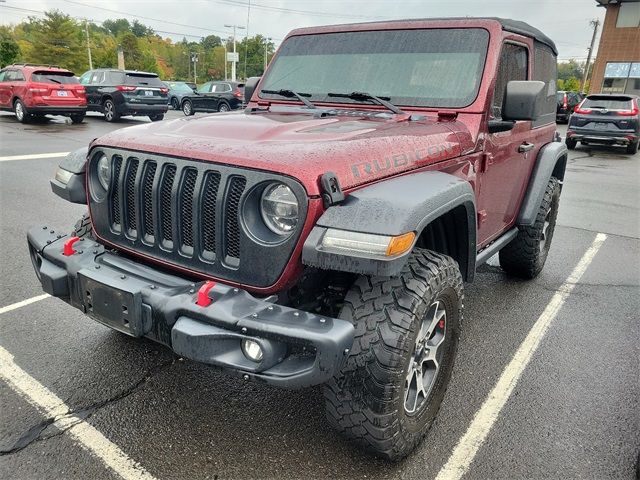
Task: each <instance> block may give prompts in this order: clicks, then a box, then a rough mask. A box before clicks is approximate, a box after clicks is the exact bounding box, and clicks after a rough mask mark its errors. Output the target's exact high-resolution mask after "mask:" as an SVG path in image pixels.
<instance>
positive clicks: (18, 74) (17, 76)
mask: <svg viewBox="0 0 640 480" xmlns="http://www.w3.org/2000/svg"><path fill="white" fill-rule="evenodd" d="M13 77H14V80H15V81H17V82H24V73H22V72H21V71H20V70H15V71H14V72H13Z"/></svg>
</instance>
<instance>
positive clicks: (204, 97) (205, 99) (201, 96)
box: [191, 82, 214, 111]
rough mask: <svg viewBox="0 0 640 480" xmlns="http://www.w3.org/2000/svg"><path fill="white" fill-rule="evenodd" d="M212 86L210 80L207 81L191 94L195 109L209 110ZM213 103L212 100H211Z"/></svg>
mask: <svg viewBox="0 0 640 480" xmlns="http://www.w3.org/2000/svg"><path fill="white" fill-rule="evenodd" d="M212 88H213V83H212V82H207V83H205V84H202V85H200V86H199V87H198V90H197V92H198V93H197V94H196V95H193V96H192V97H191V98H192V100H193V106H194V107H195V108H196V109H197V110H200V111H202V110H210V109H211V107H210V104H211V103H212V100H213V98H212V93H211V89H212ZM213 103H214V102H213Z"/></svg>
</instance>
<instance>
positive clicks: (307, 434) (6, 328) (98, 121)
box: [0, 112, 640, 479]
mask: <svg viewBox="0 0 640 480" xmlns="http://www.w3.org/2000/svg"><path fill="white" fill-rule="evenodd" d="M181 116H182V113H180V112H169V114H168V117H169V118H179V117H181ZM143 121H146V120H145V119H125V120H124V121H123V122H120V123H118V124H108V123H106V122H105V121H104V120H103V119H102V118H101V117H100V116H99V115H89V116H88V117H87V119H86V120H85V122H84V123H83V124H81V125H71V124H67V123H65V122H64V120H63V119H61V118H60V117H57V118H56V119H55V120H52V121H48V122H44V123H39V124H29V125H21V124H19V123H17V122H16V121H15V119H14V118H13V117H12V116H11V115H9V114H0V143H1V145H0V203H1V205H2V209H1V210H0V227H1V237H0V238H1V248H0V267H1V269H2V278H1V279H0V282H1V283H0V309H1V308H2V307H6V306H8V305H12V304H15V303H16V302H21V301H23V300H26V299H30V298H32V297H34V296H37V295H40V294H41V293H42V291H41V289H40V286H39V284H38V282H37V280H36V278H35V275H34V273H33V270H32V267H31V263H30V260H29V258H28V254H27V249H26V239H25V232H26V230H27V229H28V228H29V227H30V226H32V225H35V224H41V223H42V222H46V223H47V224H49V225H52V226H55V227H61V228H65V229H66V230H70V229H71V227H72V226H73V224H74V223H75V221H76V220H77V219H78V218H79V217H80V216H81V215H82V213H83V211H84V210H85V208H86V207H83V206H80V205H73V204H69V203H66V202H64V201H63V200H61V199H60V198H58V197H56V196H54V195H53V194H52V193H51V190H50V187H49V179H50V178H51V177H52V175H53V173H54V171H55V168H56V166H57V164H58V162H59V161H60V158H36V159H24V160H2V159H3V158H5V157H10V156H16V155H33V154H47V153H59V152H66V151H70V150H73V149H76V148H80V147H82V146H85V145H86V144H87V143H88V142H89V141H90V140H91V139H93V138H95V137H97V136H100V135H102V134H104V133H106V132H109V131H112V130H114V129H116V128H122V127H126V126H130V125H136V124H139V123H140V122H143ZM559 130H560V131H561V133H562V132H563V131H564V130H565V127H563V126H559ZM639 185H640V155H638V154H637V155H635V156H629V155H626V154H625V153H624V151H623V150H609V149H605V148H585V147H578V149H576V150H575V151H573V152H571V153H570V160H569V164H568V167H567V175H566V179H565V186H564V189H563V193H562V198H561V204H560V212H559V219H558V227H557V228H556V233H555V236H554V238H553V245H552V247H551V251H550V254H549V258H548V260H547V264H546V266H545V269H544V270H543V272H542V273H541V275H540V276H539V277H538V278H537V279H536V280H534V281H528V282H525V281H519V280H514V279H511V278H508V277H506V276H505V275H504V273H503V272H502V271H501V270H500V268H499V267H497V266H496V264H495V261H492V262H490V264H489V265H486V266H484V267H482V268H481V269H480V271H479V273H478V275H477V279H476V281H475V282H474V283H473V284H469V285H466V287H465V288H466V301H465V308H466V314H465V325H464V332H463V335H462V338H461V342H460V347H459V354H458V358H457V361H456V365H455V368H454V373H453V377H452V381H451V384H450V386H449V389H448V391H447V394H446V397H445V400H444V402H443V405H442V408H441V410H440V413H439V415H438V417H437V420H436V422H435V424H434V426H433V428H432V429H431V431H430V432H429V434H428V436H427V438H426V440H425V442H424V443H423V444H422V445H421V446H420V447H419V448H418V449H417V451H416V452H415V453H414V454H412V455H411V456H410V457H409V458H407V459H406V460H404V461H402V462H400V463H397V464H389V463H386V462H384V461H382V460H378V459H375V458H373V457H371V456H369V455H367V454H366V453H363V452H362V451H360V450H359V449H357V448H354V447H353V446H352V445H351V444H350V443H349V442H347V441H345V440H343V439H342V438H340V437H339V436H338V435H336V434H335V433H334V432H333V431H332V430H331V429H330V428H329V427H328V425H327V424H326V422H325V420H324V414H323V401H322V390H321V388H311V389H306V390H301V391H293V392H291V391H285V390H278V389H273V388H269V387H266V386H263V385H259V384H253V383H246V382H243V381H242V380H239V379H236V378H230V377H227V376H225V375H223V374H221V373H219V372H217V371H216V370H214V369H212V368H209V367H207V366H204V365H200V364H196V363H193V362H189V361H182V360H181V359H179V358H177V357H176V356H175V355H173V354H172V353H171V352H170V351H168V350H167V349H165V348H163V347H161V346H158V345H156V344H153V343H151V342H149V341H136V340H133V339H130V338H128V337H125V336H123V335H121V334H118V333H115V332H112V331H110V330H109V329H107V328H106V327H103V326H102V325H99V324H97V323H95V322H93V321H91V320H89V319H88V318H86V317H84V316H83V315H82V314H81V313H80V312H79V311H77V310H75V309H73V308H71V307H70V306H68V305H66V304H64V303H63V302H61V301H59V300H56V299H52V298H48V299H44V300H41V301H37V302H35V303H32V304H29V305H25V306H22V307H20V308H15V309H13V310H11V311H7V312H3V313H0V347H2V348H3V349H4V350H6V351H7V352H8V354H10V356H13V362H14V363H15V364H16V365H17V366H18V367H19V368H20V369H22V371H24V372H25V373H26V374H28V375H29V376H30V377H32V378H33V379H35V380H36V381H37V382H39V383H40V384H41V385H43V386H44V387H46V389H48V391H50V392H51V393H52V394H54V395H55V396H57V397H59V398H60V399H62V400H63V401H64V403H65V404H66V405H67V406H68V407H69V408H70V410H71V411H72V412H74V413H78V415H81V416H82V418H83V419H84V420H86V422H87V423H88V424H89V425H90V426H92V427H95V429H96V430H97V431H98V432H100V433H101V434H102V435H104V437H106V438H107V439H108V440H109V441H110V442H112V444H114V445H116V446H117V447H118V448H119V449H120V450H121V451H122V452H124V453H125V454H126V455H127V456H128V457H129V458H130V459H132V460H133V461H134V462H137V463H138V464H139V465H140V466H141V467H142V468H143V469H144V470H143V471H144V472H146V473H147V474H148V475H150V476H152V477H155V478H157V479H201V478H202V479H204V478H210V479H213V478H220V479H222V478H309V477H311V478H403V479H409V478H434V477H435V476H436V475H437V474H438V472H439V471H440V469H441V468H442V466H443V465H444V464H445V463H446V462H447V459H448V458H449V455H450V454H451V452H452V449H453V448H454V447H455V445H456V444H457V443H458V441H459V439H460V437H461V436H462V435H463V434H464V433H465V431H466V430H467V428H468V427H469V425H470V423H471V422H472V420H473V418H474V415H475V413H476V411H477V410H478V409H479V408H480V407H481V406H482V404H483V402H484V401H485V399H486V397H487V395H488V393H489V392H490V391H491V389H492V388H493V387H494V385H495V383H496V381H497V380H498V378H499V377H500V375H501V373H502V372H503V370H504V369H505V367H506V366H507V365H508V364H509V362H510V361H511V360H512V358H513V355H514V352H515V351H516V350H517V349H518V347H519V346H520V344H521V343H522V342H523V340H524V339H525V337H526V336H527V334H528V333H529V331H530V330H531V329H532V327H533V326H534V324H535V323H536V321H537V320H538V318H539V316H540V315H541V313H542V312H543V311H544V310H545V307H546V306H547V304H548V303H549V301H550V300H551V299H552V298H553V297H554V295H555V294H556V293H557V292H558V289H559V288H560V287H561V285H563V283H564V282H565V280H566V279H567V277H568V276H569V274H570V272H571V271H572V270H573V269H574V267H575V266H576V264H578V262H579V261H580V259H581V258H582V256H583V254H584V253H585V251H586V250H587V249H588V248H589V247H590V245H591V244H592V242H593V241H594V238H595V237H596V235H597V234H598V233H605V234H606V235H607V238H606V240H605V242H604V244H603V245H602V247H601V249H600V250H599V251H598V253H597V255H596V256H595V257H594V259H593V262H592V263H591V264H590V265H589V266H588V268H587V270H586V272H585V274H584V276H583V277H582V278H581V279H580V281H579V282H578V284H577V285H576V286H575V288H574V289H573V291H572V292H571V294H570V295H569V296H568V298H567V299H566V303H565V304H564V305H563V307H562V308H561V310H560V311H559V313H558V316H557V318H555V320H554V321H553V323H552V324H551V325H550V327H549V330H548V331H547V333H546V335H545V336H544V338H543V339H542V342H541V344H540V346H539V348H538V350H537V351H536V352H535V355H534V356H533V358H532V359H531V362H530V363H529V364H528V366H527V367H526V369H525V370H524V372H523V373H522V377H521V378H520V380H519V382H518V383H517V385H516V386H515V388H514V390H513V392H512V394H511V395H510V397H509V399H508V401H507V403H506V405H505V407H504V409H503V410H502V411H501V412H500V415H499V416H498V418H497V420H496V421H495V424H494V425H493V428H492V429H491V431H490V432H489V434H488V436H487V439H486V442H485V443H484V444H483V445H482V446H481V447H480V449H479V451H478V453H477V456H476V457H475V459H474V460H473V462H472V463H471V465H470V467H469V471H468V473H467V475H466V477H465V478H472V479H484V478H581V479H582V478H593V479H601V478H629V479H631V478H634V476H635V475H636V473H635V468H636V461H637V457H638V450H639V449H640V373H639V372H640V341H639V339H640V314H639V312H640V298H639V295H638V293H639V286H640V186H639ZM46 418H47V416H46V415H45V414H43V413H42V411H41V410H38V409H36V408H34V407H33V405H32V404H30V403H29V402H27V401H26V400H25V397H24V396H23V395H20V394H18V393H17V391H16V388H14V387H12V386H10V385H9V384H7V383H4V382H2V381H0V477H2V478H19V479H22V478H24V479H30V478H52V479H53V478H78V479H86V478H119V476H118V474H116V473H115V472H114V470H113V469H111V468H109V467H107V464H106V463H105V462H104V461H103V460H101V458H99V457H98V456H96V455H95V454H94V453H92V452H91V451H88V450H86V449H85V448H81V447H80V446H79V445H78V443H77V442H75V441H74V440H73V438H72V437H71V436H70V435H68V434H65V433H63V429H60V428H59V427H58V426H56V425H49V426H46V425H44V426H43V425H42V423H43V421H45V420H46ZM38 426H40V427H42V428H39V427H38ZM35 427H38V428H35ZM34 428H35V430H34ZM130 478H136V477H135V476H134V477H130ZM141 478H142V477H141Z"/></svg>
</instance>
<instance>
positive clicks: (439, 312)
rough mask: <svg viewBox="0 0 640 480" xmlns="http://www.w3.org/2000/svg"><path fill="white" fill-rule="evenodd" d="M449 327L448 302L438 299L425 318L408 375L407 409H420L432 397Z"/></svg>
mask: <svg viewBox="0 0 640 480" xmlns="http://www.w3.org/2000/svg"><path fill="white" fill-rule="evenodd" d="M446 328H447V310H446V308H445V305H444V302H441V301H439V300H436V301H435V302H433V303H432V304H431V306H430V307H429V310H428V311H427V313H426V315H425V316H424V318H423V319H422V323H421V325H420V331H419V332H418V335H417V337H416V341H415V344H414V349H413V354H412V356H411V359H410V364H409V371H408V372H407V376H406V378H405V394H404V410H405V412H406V413H408V414H413V413H415V412H416V411H418V410H419V409H420V408H421V407H422V406H423V405H424V403H425V402H426V400H427V399H428V398H429V394H430V393H431V390H432V389H433V386H434V385H435V383H436V379H437V377H438V372H439V371H440V361H441V359H442V356H443V351H444V349H443V348H441V347H442V346H443V344H444V340H445V332H446Z"/></svg>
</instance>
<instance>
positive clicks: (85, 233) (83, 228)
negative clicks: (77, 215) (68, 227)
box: [71, 213, 96, 240]
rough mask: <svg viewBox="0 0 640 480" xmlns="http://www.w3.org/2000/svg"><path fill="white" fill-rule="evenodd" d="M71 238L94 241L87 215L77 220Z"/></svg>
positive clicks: (89, 219)
mask: <svg viewBox="0 0 640 480" xmlns="http://www.w3.org/2000/svg"><path fill="white" fill-rule="evenodd" d="M71 236H72V237H80V238H88V239H89V240H95V239H96V237H95V235H94V234H93V227H92V226H91V218H90V217H89V214H88V213H85V214H84V215H82V218H81V219H80V220H78V221H77V222H76V224H75V226H74V227H73V232H71Z"/></svg>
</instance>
